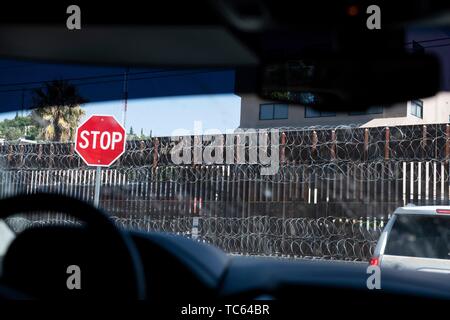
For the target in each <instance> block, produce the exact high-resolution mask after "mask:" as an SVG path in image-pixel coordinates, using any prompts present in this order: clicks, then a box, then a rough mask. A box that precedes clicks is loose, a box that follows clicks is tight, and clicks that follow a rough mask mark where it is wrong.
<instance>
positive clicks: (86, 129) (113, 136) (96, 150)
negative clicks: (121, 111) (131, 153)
mask: <svg viewBox="0 0 450 320" xmlns="http://www.w3.org/2000/svg"><path fill="white" fill-rule="evenodd" d="M125 138H126V134H125V129H124V127H122V125H121V124H120V123H119V122H118V121H117V120H116V119H115V118H114V117H113V116H107V115H92V116H91V117H89V119H87V120H86V121H85V122H84V123H82V124H81V125H80V126H79V127H78V128H77V134H76V137H75V151H76V152H77V153H78V154H79V155H80V157H81V158H82V159H83V160H84V162H86V164H87V165H88V166H101V167H108V166H110V165H111V164H112V163H113V162H114V161H116V160H117V159H118V158H119V157H120V156H121V155H122V153H124V152H125Z"/></svg>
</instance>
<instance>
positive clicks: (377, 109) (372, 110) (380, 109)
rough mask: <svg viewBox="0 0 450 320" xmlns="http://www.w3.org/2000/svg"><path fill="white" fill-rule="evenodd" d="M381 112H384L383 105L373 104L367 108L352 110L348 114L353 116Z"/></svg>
mask: <svg viewBox="0 0 450 320" xmlns="http://www.w3.org/2000/svg"><path fill="white" fill-rule="evenodd" d="M381 113H383V106H371V107H369V108H367V109H366V110H361V111H351V112H349V113H348V114H349V115H351V116H362V115H367V114H381Z"/></svg>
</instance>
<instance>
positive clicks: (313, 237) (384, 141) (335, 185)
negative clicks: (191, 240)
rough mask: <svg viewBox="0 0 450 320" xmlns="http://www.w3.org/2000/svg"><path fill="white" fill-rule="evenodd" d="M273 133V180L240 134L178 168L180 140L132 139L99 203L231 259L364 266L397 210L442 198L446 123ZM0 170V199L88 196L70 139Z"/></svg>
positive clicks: (448, 142) (5, 156)
mask: <svg viewBox="0 0 450 320" xmlns="http://www.w3.org/2000/svg"><path fill="white" fill-rule="evenodd" d="M279 132H280V135H279V148H278V150H279V159H280V168H279V170H278V172H277V173H276V174H274V175H262V174H261V165H259V164H257V163H252V162H251V161H249V157H248V151H249V150H250V148H252V147H254V146H251V145H249V143H248V141H247V140H246V139H245V137H244V138H242V139H238V137H237V135H238V134H242V133H236V134H234V135H232V134H231V136H227V139H233V141H234V142H235V144H234V145H233V146H232V148H237V147H239V145H238V144H239V143H240V144H242V147H244V149H245V150H246V152H247V153H246V158H245V161H244V162H243V163H233V164H224V163H215V164H194V163H192V164H182V165H175V164H174V163H173V162H172V161H171V158H170V150H171V148H173V146H174V144H175V143H176V139H171V138H169V137H159V138H153V139H149V140H133V141H128V142H127V146H126V152H125V154H124V155H123V156H122V158H121V159H119V160H118V161H117V162H116V163H115V164H114V165H113V166H112V167H110V168H108V169H104V170H102V177H101V185H102V188H101V195H100V206H101V207H102V208H104V209H105V210H106V211H108V212H109V213H110V214H111V215H112V216H113V218H114V219H115V220H116V221H117V222H118V223H119V224H120V225H123V226H126V227H134V228H139V229H143V230H162V231H169V232H175V233H179V234H183V235H188V236H190V237H198V239H200V240H202V241H207V242H210V243H213V244H215V245H218V246H219V247H221V248H223V249H225V250H226V251H228V252H233V253H244V254H264V255H287V256H302V257H321V258H334V259H347V260H366V259H367V258H368V257H370V254H371V252H372V250H373V247H374V245H375V243H376V239H377V237H378V235H379V232H380V230H381V228H382V227H383V226H384V224H385V223H386V221H387V220H388V219H389V215H390V213H391V212H393V210H394V209H395V208H396V207H398V206H402V205H406V204H408V203H414V204H448V203H449V198H450V197H449V195H450V182H449V181H450V180H449V172H450V170H449V169H450V165H449V159H450V126H449V125H448V124H433V125H423V126H422V125H420V126H419V125H418V126H398V127H375V128H361V127H357V126H341V127H334V128H331V127H314V128H279ZM189 139H192V140H194V139H197V140H198V137H189ZM200 141H201V139H200ZM202 143H203V144H204V145H205V146H206V145H207V142H202ZM226 148H227V147H224V149H225V150H223V151H224V153H226V152H227V149H226ZM193 149H194V147H192V150H190V152H195V151H194V150H193ZM0 168H1V169H0V197H5V196H8V195H11V194H15V193H19V192H24V193H33V192H37V191H49V192H56V193H64V194H69V195H72V196H74V197H77V198H81V199H83V200H86V201H92V200H93V196H94V185H95V169H93V168H89V167H86V166H85V165H84V163H83V162H82V160H81V159H80V158H79V157H78V156H77V155H76V153H75V151H74V144H73V143H42V144H40V143H39V144H8V143H6V144H3V145H0ZM64 219H66V218H64ZM52 221H54V220H52ZM196 224H198V225H196Z"/></svg>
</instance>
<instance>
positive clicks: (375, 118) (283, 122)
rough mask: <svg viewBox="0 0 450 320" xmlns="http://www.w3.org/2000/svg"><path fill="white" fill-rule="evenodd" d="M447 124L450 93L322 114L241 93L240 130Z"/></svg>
mask: <svg viewBox="0 0 450 320" xmlns="http://www.w3.org/2000/svg"><path fill="white" fill-rule="evenodd" d="M448 122H450V92H441V93H439V94H437V95H435V96H434V97H430V98H425V99H420V100H413V101H408V102H404V103H398V104H395V105H393V106H389V107H384V106H373V107H370V108H369V109H367V110H365V111H360V112H359V111H358V112H321V111H319V110H317V109H314V108H311V107H305V106H301V105H294V104H284V103H279V102H273V101H267V100H263V99H261V98H260V97H258V96H257V95H256V94H241V119H240V128H272V127H307V126H336V125H350V124H358V125H361V126H362V127H378V126H398V125H417V124H429V123H448Z"/></svg>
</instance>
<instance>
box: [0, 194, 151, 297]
mask: <svg viewBox="0 0 450 320" xmlns="http://www.w3.org/2000/svg"><path fill="white" fill-rule="evenodd" d="M36 212H44V213H47V212H52V213H66V214H68V215H70V216H72V217H74V218H76V219H78V220H79V221H80V222H82V224H83V227H82V228H73V227H68V226H59V227H56V226H52V227H48V228H46V227H44V228H32V229H27V230H25V231H24V232H23V234H19V235H18V236H17V238H16V239H15V240H14V241H13V242H12V244H11V245H10V247H9V249H8V252H7V253H6V255H5V257H4V261H3V267H4V268H3V275H2V279H1V281H2V283H6V284H7V285H9V286H14V280H12V279H11V278H14V277H16V278H17V279H20V277H22V276H23V274H27V273H29V272H30V271H31V272H32V270H33V268H39V267H41V268H42V270H44V271H46V270H50V269H51V270H52V272H54V270H53V268H54V265H57V264H58V263H57V262H58V257H59V256H60V257H62V256H65V257H66V258H67V259H66V260H67V261H71V262H73V264H75V265H76V264H77V257H76V256H74V255H71V254H70V252H66V251H65V250H66V249H65V248H59V247H58V248H57V249H55V248H56V247H55V246H57V245H65V244H66V243H70V244H71V250H75V251H76V250H77V249H80V248H82V249H80V250H79V251H80V252H79V256H80V257H84V252H85V251H90V250H89V248H91V247H92V248H95V249H93V251H94V252H91V253H90V255H88V257H89V258H92V257H94V259H93V260H94V261H96V262H95V263H91V266H90V269H89V268H88V267H85V268H87V269H88V271H87V272H86V273H87V274H89V271H91V270H95V272H90V277H88V278H89V281H90V282H88V283H87V284H86V285H85V286H84V287H86V288H93V287H96V285H97V283H95V281H96V279H100V278H102V276H99V270H100V271H102V270H104V269H105V268H106V269H107V270H106V272H109V271H108V270H110V269H111V270H113V271H114V272H113V273H112V274H111V275H108V277H109V278H111V279H110V280H111V285H108V284H106V286H107V287H106V288H104V290H100V291H99V290H97V291H94V292H95V293H96V294H101V295H102V296H100V298H101V297H104V295H103V293H106V295H107V296H111V290H114V284H117V283H125V284H126V286H127V288H128V289H130V291H132V292H126V293H125V292H118V294H120V295H123V296H125V297H127V298H128V299H139V300H143V299H145V298H146V287H145V283H146V282H145V274H144V270H143V266H142V262H141V258H140V255H139V253H138V251H137V249H136V247H135V245H134V243H133V241H132V239H131V237H130V236H129V235H128V234H127V233H126V232H123V231H121V230H120V229H119V228H118V227H117V226H116V225H115V224H114V222H113V221H112V220H111V219H109V218H108V216H107V215H106V214H105V213H104V212H103V211H102V210H101V209H98V208H95V207H93V206H92V205H90V204H88V203H86V202H83V201H81V200H77V199H75V198H71V197H68V196H65V195H60V194H50V193H34V194H28V195H27V194H19V195H16V196H13V197H10V198H5V199H2V200H0V219H6V218H8V217H10V216H11V215H14V214H19V213H36ZM33 229H35V232H34V235H31V234H33V232H28V234H27V235H25V234H26V233H27V231H32V230H33ZM74 230H75V231H74ZM36 231H37V234H36ZM55 235H56V236H55ZM45 238H49V239H45ZM55 238H56V239H55ZM25 239H27V240H25ZM38 242H40V244H36V243H38ZM21 243H22V244H21ZM81 243H85V246H84V247H83V246H82V245H80V244H81ZM33 244H36V245H37V246H39V247H37V248H36V247H34V248H30V247H33ZM19 248H20V249H19ZM86 248H87V249H86ZM24 249H25V250H24ZM52 249H54V250H53V251H52ZM18 251H22V252H21V253H20V254H19V253H18ZM30 255H31V256H33V255H36V256H35V257H34V260H33V261H32V262H31V263H32V264H34V266H27V265H24V264H30V261H23V260H26V259H28V257H29V256H30ZM18 257H19V258H18ZM72 257H74V260H73V261H72V260H71V259H72ZM96 257H99V258H98V259H100V260H96ZM119 258H120V259H119ZM30 259H31V258H30ZM45 259H47V260H55V259H56V262H55V263H53V261H51V263H47V262H46V261H45ZM78 260H83V259H78ZM84 260H85V259H84ZM91 260H92V259H91ZM12 261H14V263H13V262H12ZM98 261H100V264H101V263H102V262H103V261H107V263H108V264H107V265H105V266H102V267H101V268H100V267H99V268H97V265H98V263H97V262H98ZM45 263H47V265H45ZM105 263H106V262H105ZM81 264H82V265H83V266H85V265H89V261H88V262H87V264H83V263H82V262H81ZM92 264H94V266H92ZM119 266H120V267H119ZM24 268H29V269H28V272H26V271H25V270H26V269H24ZM44 268H46V269H44ZM58 268H59V269H58V270H60V269H61V268H60V267H59V266H58ZM19 269H21V270H22V271H23V272H22V275H17V274H16V275H15V276H12V275H13V274H14V273H17V272H19V271H17V270H19ZM55 270H56V269H55ZM127 271H129V272H127ZM63 273H64V277H65V278H64V280H65V279H66V278H67V277H68V275H67V274H66V270H65V269H64V272H63ZM36 276H37V277H39V276H40V275H34V277H36ZM50 278H52V274H50V275H47V279H43V282H42V283H43V284H44V286H46V283H47V282H51V279H50ZM81 278H82V279H83V268H81ZM109 278H108V279H109ZM46 281H47V282H46ZM58 281H59V280H58ZM18 282H20V280H19V281H18ZM58 285H60V287H61V288H62V287H64V289H67V288H66V282H65V281H64V283H62V284H58ZM101 285H104V283H102V284H101ZM13 288H14V287H13ZM111 288H112V289H111ZM14 289H17V290H20V288H14ZM79 291H80V292H83V288H81V290H79ZM101 292H103V293H101ZM108 293H109V295H108ZM69 296H70V295H69ZM79 296H83V295H79ZM88 297H89V298H90V296H88Z"/></svg>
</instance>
